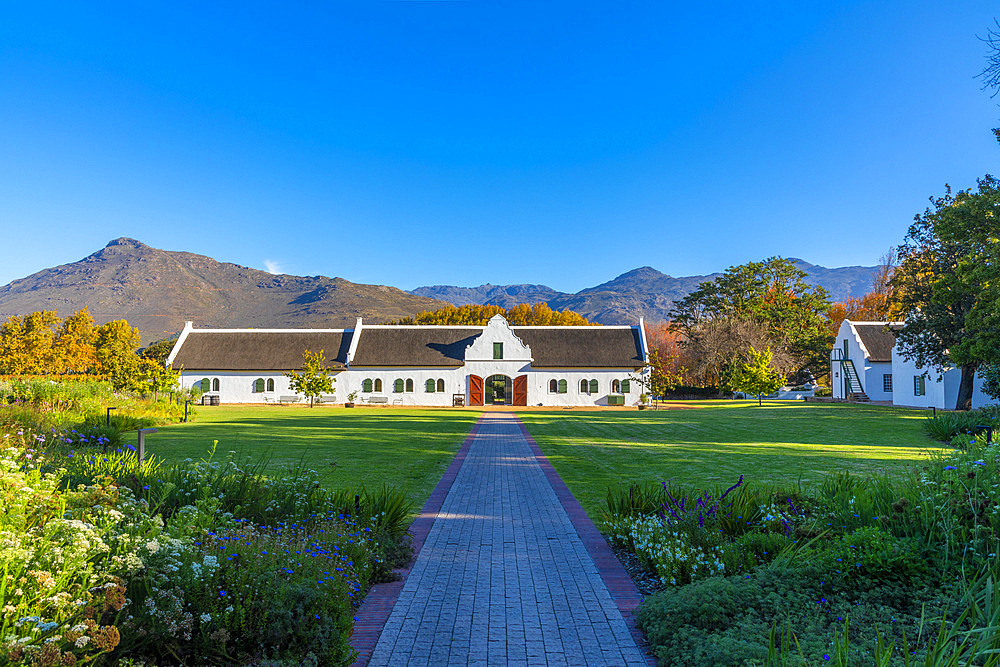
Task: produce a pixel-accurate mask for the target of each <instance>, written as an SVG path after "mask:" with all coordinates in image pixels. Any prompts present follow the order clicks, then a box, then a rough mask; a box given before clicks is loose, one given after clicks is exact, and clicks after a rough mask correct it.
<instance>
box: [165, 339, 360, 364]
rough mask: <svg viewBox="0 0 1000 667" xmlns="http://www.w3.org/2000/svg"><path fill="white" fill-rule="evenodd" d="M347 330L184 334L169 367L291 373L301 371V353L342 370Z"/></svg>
mask: <svg viewBox="0 0 1000 667" xmlns="http://www.w3.org/2000/svg"><path fill="white" fill-rule="evenodd" d="M350 345H351V332H350V331H346V332H345V331H329V330H327V331H323V330H309V329H301V330H298V331H252V330H251V331H211V330H194V331H191V332H190V333H188V335H187V337H186V338H185V339H184V341H183V344H182V345H181V347H180V349H179V350H178V351H177V355H176V356H175V357H174V360H173V364H172V367H173V368H177V369H181V368H183V369H184V370H189V371H194V370H206V371H207V370H212V371H291V370H296V369H299V368H302V353H303V352H304V351H305V350H309V351H311V352H319V351H320V350H323V352H324V354H323V356H324V357H325V358H326V360H327V366H328V367H329V368H342V367H343V365H344V362H345V361H346V360H347V350H348V348H349V347H350Z"/></svg>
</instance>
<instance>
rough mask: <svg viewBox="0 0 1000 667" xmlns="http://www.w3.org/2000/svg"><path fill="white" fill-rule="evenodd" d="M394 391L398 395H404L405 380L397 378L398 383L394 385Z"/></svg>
mask: <svg viewBox="0 0 1000 667" xmlns="http://www.w3.org/2000/svg"><path fill="white" fill-rule="evenodd" d="M392 390H393V391H394V392H396V393H397V394H402V393H403V379H402V378H396V381H395V382H393V383H392Z"/></svg>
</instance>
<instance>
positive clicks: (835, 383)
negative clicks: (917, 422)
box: [830, 320, 996, 410]
mask: <svg viewBox="0 0 1000 667" xmlns="http://www.w3.org/2000/svg"><path fill="white" fill-rule="evenodd" d="M902 326H903V323H902V322H852V321H851V320H844V322H843V323H842V324H841V325H840V330H839V331H838V332H837V338H836V340H835V341H834V346H833V349H832V350H831V352H830V378H831V389H832V390H833V396H834V397H835V398H843V399H848V398H853V399H855V400H858V399H860V400H864V399H865V397H867V398H868V399H870V400H873V401H892V404H893V405H898V406H901V407H911V408H932V407H933V408H938V409H945V410H953V409H954V408H955V404H956V402H957V401H958V390H959V384H960V383H961V379H962V371H961V369H958V368H945V369H942V370H938V369H935V368H927V367H924V366H918V365H917V363H916V362H915V361H913V360H912V359H909V358H907V357H906V356H904V355H903V354H902V352H900V350H899V346H898V345H897V344H896V331H898V330H899V329H900V328H902ZM982 386H983V382H982V378H981V377H980V376H979V374H978V373H977V374H976V377H975V381H974V385H973V394H972V407H973V408H980V407H982V406H984V405H989V404H991V403H995V402H996V401H994V400H993V399H991V398H990V397H989V396H987V395H986V394H984V393H983V390H982Z"/></svg>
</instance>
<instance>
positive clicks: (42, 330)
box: [0, 310, 59, 374]
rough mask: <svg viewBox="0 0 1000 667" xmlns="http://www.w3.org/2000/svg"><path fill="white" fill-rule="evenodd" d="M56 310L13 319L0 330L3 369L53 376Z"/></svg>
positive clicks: (12, 371) (16, 372)
mask: <svg viewBox="0 0 1000 667" xmlns="http://www.w3.org/2000/svg"><path fill="white" fill-rule="evenodd" d="M58 323H59V317H58V316H57V315H56V311H54V310H39V311H37V312H34V313H28V314H27V315H25V316H24V317H18V316H16V315H15V316H13V317H11V318H9V319H8V320H7V321H6V322H5V323H4V324H3V326H2V327H0V370H2V371H3V372H4V373H11V374H37V373H50V372H52V368H53V366H54V363H53V362H54V356H55V350H54V349H53V343H54V342H55V332H54V331H53V329H52V328H53V327H54V326H55V325H56V324H58Z"/></svg>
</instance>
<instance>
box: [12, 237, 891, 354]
mask: <svg viewBox="0 0 1000 667" xmlns="http://www.w3.org/2000/svg"><path fill="white" fill-rule="evenodd" d="M794 262H795V264H796V265H797V266H799V267H800V268H802V269H803V270H805V271H806V272H807V273H808V276H809V277H808V278H807V280H808V281H809V282H810V283H812V284H817V285H821V286H823V287H824V288H826V289H827V291H829V292H830V295H831V297H832V298H833V299H834V300H838V301H839V300H843V299H844V298H846V297H849V296H861V295H862V294H864V293H865V292H866V291H867V290H868V289H869V286H870V285H871V278H872V274H873V272H874V270H875V267H865V266H849V267H841V268H834V269H828V268H825V267H822V266H817V265H814V264H809V263H808V262H805V261H803V260H800V259H796V260H794ZM718 275H720V274H718V273H713V274H708V275H702V276H684V277H673V276H669V275H667V274H665V273H661V272H660V271H657V270H656V269H654V268H651V267H648V266H645V267H642V268H638V269H634V270H632V271H629V272H627V273H623V274H622V275H620V276H618V277H617V278H615V279H614V280H610V281H608V282H606V283H602V284H600V285H597V286H595V287H588V288H587V289H584V290H581V291H579V292H576V293H568V292H559V291H557V290H554V289H552V288H551V287H547V286H545V285H480V286H479V287H459V286H451V285H435V286H426V287H418V288H417V289H414V290H411V291H409V292H406V291H403V290H401V289H397V288H395V287H389V286H386V285H364V284H359V283H352V282H350V281H348V280H345V279H343V278H327V277H325V276H292V275H287V274H281V275H273V274H270V273H267V272H266V271H261V270H259V269H252V268H249V267H246V266H240V265H238V264H230V263H227V262H219V261H217V260H215V259H212V258H211V257H206V256H204V255H196V254H194V253H190V252H177V251H171V250H159V249H157V248H152V247H150V246H148V245H146V244H144V243H141V242H139V241H137V240H135V239H130V238H120V239H115V240H113V241H111V242H110V243H108V245H107V246H105V247H104V248H102V249H101V250H98V251H97V252H95V253H93V254H92V255H89V256H87V257H84V258H83V259H81V260H79V261H77V262H72V263H70V264H63V265H61V266H56V267H52V268H49V269H43V270H42V271H39V272H37V273H34V274H32V275H30V276H27V277H25V278H21V279H18V280H15V281H13V282H11V283H9V284H8V285H5V286H3V287H0V318H3V319H6V318H7V317H10V316H11V315H23V314H25V313H30V312H32V311H36V310H56V311H58V313H59V314H60V315H61V316H65V315H68V314H70V313H72V312H74V311H76V310H79V309H80V308H84V307H86V308H87V309H88V310H89V311H90V313H91V314H92V315H93V316H94V319H95V320H96V321H97V322H98V323H103V322H106V321H109V320H113V319H120V318H124V319H127V320H128V321H129V322H130V323H131V324H132V325H133V326H136V327H138V328H139V331H140V332H141V334H142V340H143V342H144V343H149V342H152V341H155V340H158V339H162V338H166V337H169V336H173V335H176V334H177V332H179V331H180V330H181V328H182V327H183V325H184V322H185V321H186V320H192V321H194V323H195V325H196V326H202V327H257V328H267V327H314V328H319V327H331V328H338V327H344V326H351V325H353V324H354V322H355V320H356V318H358V317H363V318H365V319H366V320H370V321H373V322H385V321H389V320H396V319H400V318H403V317H406V316H412V315H415V314H417V313H419V312H422V311H426V310H436V309H438V308H442V307H444V306H445V305H447V304H449V303H450V304H454V305H465V304H470V303H477V304H494V305H498V306H503V307H509V306H513V305H517V304H520V303H537V302H539V301H545V302H547V303H548V304H549V306H550V307H552V308H553V309H556V310H563V309H565V308H570V309H571V310H575V311H577V312H579V313H581V314H582V315H584V316H585V317H587V318H588V319H590V320H591V321H593V322H598V323H600V324H632V323H634V322H635V321H636V320H637V319H638V317H640V316H642V317H646V318H647V319H648V320H651V321H659V320H663V319H666V317H667V314H668V313H669V311H670V308H671V306H672V305H673V302H674V301H676V300H678V299H681V298H683V297H684V296H685V295H686V294H688V293H689V292H691V291H692V290H694V289H695V288H696V287H697V286H698V284H699V283H701V282H703V281H705V280H711V279H712V278H714V277H715V276H718Z"/></svg>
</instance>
